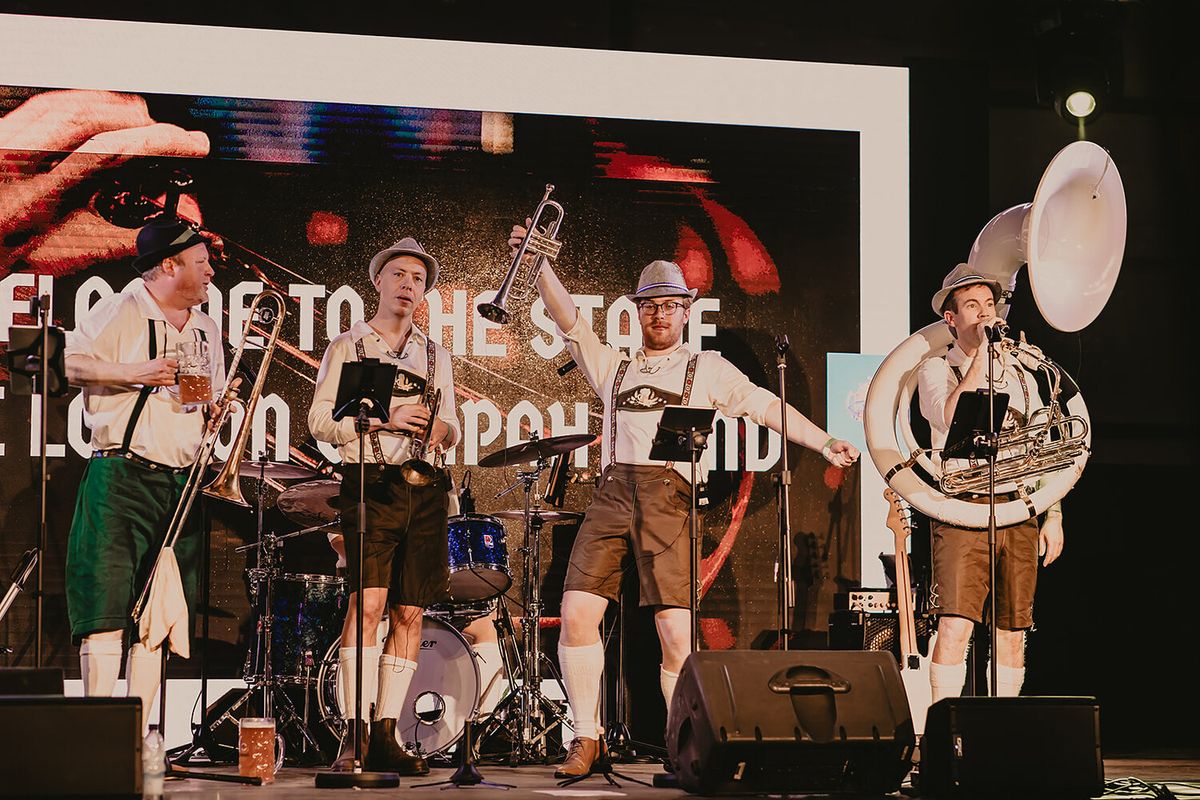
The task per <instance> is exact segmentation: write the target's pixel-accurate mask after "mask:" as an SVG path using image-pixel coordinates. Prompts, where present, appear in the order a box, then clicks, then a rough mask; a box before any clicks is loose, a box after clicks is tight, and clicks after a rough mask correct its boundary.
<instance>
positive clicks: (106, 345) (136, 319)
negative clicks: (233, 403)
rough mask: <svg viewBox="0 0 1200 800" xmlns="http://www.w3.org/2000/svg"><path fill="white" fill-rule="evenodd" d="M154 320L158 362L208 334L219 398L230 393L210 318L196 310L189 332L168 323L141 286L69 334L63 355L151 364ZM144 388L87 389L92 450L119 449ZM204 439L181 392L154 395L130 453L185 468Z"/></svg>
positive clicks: (101, 306)
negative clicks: (152, 322)
mask: <svg viewBox="0 0 1200 800" xmlns="http://www.w3.org/2000/svg"><path fill="white" fill-rule="evenodd" d="M147 320H153V321H154V331H155V337H156V357H157V358H164V357H169V358H174V357H175V346H176V345H177V344H179V343H180V342H193V341H196V340H197V338H199V336H200V334H201V333H202V334H203V338H204V339H205V340H207V341H208V344H209V353H210V354H211V358H210V366H211V370H212V372H211V374H212V386H213V399H217V398H219V397H220V393H221V391H223V388H224V386H225V351H224V348H223V347H222V344H221V329H220V328H219V327H217V323H216V322H215V321H214V320H213V318H212V317H210V316H208V315H207V314H204V313H202V312H201V311H199V310H197V309H192V311H191V313H190V314H189V315H188V320H187V323H186V324H185V325H184V326H183V330H177V329H176V328H175V326H174V325H172V324H171V323H169V322H167V319H166V317H165V316H164V315H163V312H162V309H161V308H159V306H158V303H157V302H156V301H155V300H154V298H153V297H152V296H151V295H150V292H149V290H147V289H146V285H145V284H144V283H141V282H139V283H138V284H137V285H136V286H135V287H134V288H132V289H129V290H128V291H125V292H121V293H119V294H114V295H111V296H109V297H106V298H104V299H103V300H100V301H99V302H97V303H96V305H94V306H93V307H92V309H91V310H90V311H89V312H88V313H87V314H86V315H85V316H84V317H83V318H81V319H79V320H77V321H76V323H75V330H73V331H68V332H67V335H66V339H67V341H66V349H65V351H64V353H65V355H67V356H73V355H82V356H90V357H92V358H95V359H96V360H98V361H104V362H108V363H113V364H135V363H138V362H142V361H149V360H150V325H149V323H148V322H147ZM140 390H141V386H116V385H111V386H110V385H96V386H85V387H84V388H83V421H84V424H85V425H87V426H88V427H89V428H90V429H91V431H92V440H91V444H92V449H93V450H112V449H114V448H118V447H120V446H121V444H122V441H123V440H124V438H125V429H126V427H127V426H128V424H129V418H130V415H131V414H132V413H133V408H134V406H135V405H136V404H137V397H138V393H139V391H140ZM203 438H204V413H203V409H200V408H196V409H193V410H190V411H184V409H183V406H182V405H181V404H180V402H179V387H178V386H161V387H158V388H156V389H155V390H154V391H153V392H152V393H151V394H150V396H149V397H148V398H146V404H145V406H144V407H143V408H142V413H141V415H140V416H139V417H138V422H137V425H136V427H135V428H134V430H133V438H132V439H131V440H130V443H129V449H130V450H131V451H132V452H133V453H135V454H137V455H139V456H141V457H142V458H147V459H149V460H151V461H156V462H158V463H159V464H165V465H167V466H169V467H183V466H187V465H189V464H191V463H192V462H193V461H195V459H196V449H197V448H198V447H199V445H200V442H201V440H202V439H203Z"/></svg>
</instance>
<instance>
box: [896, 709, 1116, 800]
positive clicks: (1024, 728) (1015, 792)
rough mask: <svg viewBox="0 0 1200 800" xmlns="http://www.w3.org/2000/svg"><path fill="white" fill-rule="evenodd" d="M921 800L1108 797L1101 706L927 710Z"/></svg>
mask: <svg viewBox="0 0 1200 800" xmlns="http://www.w3.org/2000/svg"><path fill="white" fill-rule="evenodd" d="M919 784H920V793H921V797H937V798H988V797H1017V796H1020V797H1043V798H1055V799H1056V800H1070V799H1071V798H1087V797H1097V796H1099V795H1101V794H1103V793H1104V762H1103V760H1102V758H1101V754H1100V706H1099V705H1098V704H1097V703H1096V699H1095V698H1094V697H948V698H946V699H944V700H939V701H938V702H936V703H934V704H933V705H932V706H930V707H929V715H928V717H927V718H926V720H925V736H924V738H923V739H922V740H921V769H920V777H919Z"/></svg>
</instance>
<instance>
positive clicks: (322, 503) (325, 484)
mask: <svg viewBox="0 0 1200 800" xmlns="http://www.w3.org/2000/svg"><path fill="white" fill-rule="evenodd" d="M341 487H342V482H341V481H335V480H319V481H308V482H307V483H298V484H296V485H295V486H289V487H288V488H287V489H284V490H283V491H282V492H280V493H279V498H278V499H277V500H276V501H275V502H276V505H278V506H279V510H280V511H281V512H283V515H284V516H285V517H287V518H288V519H290V520H291V521H292V522H295V523H296V524H298V525H303V526H304V527H306V528H311V527H314V526H317V525H325V524H333V523H335V522H337V521H338V520H339V519H340V518H341V512H340V511H339V509H338V505H337V500H338V493H339V492H340V491H341Z"/></svg>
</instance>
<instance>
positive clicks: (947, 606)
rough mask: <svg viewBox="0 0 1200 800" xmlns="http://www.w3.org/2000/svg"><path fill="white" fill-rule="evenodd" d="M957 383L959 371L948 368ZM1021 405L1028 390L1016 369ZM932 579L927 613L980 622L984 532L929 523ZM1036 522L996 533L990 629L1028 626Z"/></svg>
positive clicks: (1002, 498)
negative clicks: (993, 608) (993, 619)
mask: <svg viewBox="0 0 1200 800" xmlns="http://www.w3.org/2000/svg"><path fill="white" fill-rule="evenodd" d="M951 369H952V370H953V371H954V373H955V375H956V376H957V377H958V379H959V380H960V381H961V380H962V374H961V372H960V371H959V370H958V369H957V368H955V367H951ZM1017 373H1018V377H1019V379H1020V382H1021V389H1022V391H1023V392H1024V394H1025V407H1026V409H1028V408H1029V389H1028V386H1027V384H1026V382H1025V379H1024V376H1023V375H1022V374H1021V371H1020V369H1018V370H1017ZM1024 496H1025V495H1024V493H1022V492H1011V493H1008V494H998V495H996V502H997V503H1005V502H1010V501H1013V500H1018V499H1021V498H1023V497H1024ZM959 499H962V500H965V501H966V502H969V503H987V497H986V496H982V497H980V496H975V497H963V498H959ZM929 522H930V525H929V532H930V536H931V537H932V542H931V545H932V550H933V552H932V556H933V579H932V587H931V590H930V594H931V598H930V599H931V606H932V611H933V612H934V613H935V614H938V615H942V614H945V615H948V616H955V617H965V618H967V619H969V620H972V621H974V622H976V623H982V622H983V621H984V609H985V607H986V605H987V596H988V589H989V585H988V583H989V580H990V578H991V574H990V570H989V567H988V532H987V531H986V530H972V529H967V528H959V527H957V526H954V525H949V524H946V523H944V522H939V521H938V520H935V519H931V520H930V521H929ZM1038 532H1039V531H1038V521H1037V518H1036V517H1033V518H1030V519H1027V520H1025V521H1024V522H1020V523H1018V524H1016V525H1011V526H1009V527H1007V528H997V529H996V627H997V628H999V629H1001V630H1010V631H1012V630H1026V629H1028V628H1032V627H1033V597H1034V593H1035V591H1036V589H1037V572H1038Z"/></svg>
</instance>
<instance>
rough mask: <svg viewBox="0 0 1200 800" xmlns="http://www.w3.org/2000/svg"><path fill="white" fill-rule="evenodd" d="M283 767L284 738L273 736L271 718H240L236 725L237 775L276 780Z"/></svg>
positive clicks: (274, 734) (267, 780)
mask: <svg viewBox="0 0 1200 800" xmlns="http://www.w3.org/2000/svg"><path fill="white" fill-rule="evenodd" d="M282 766H283V735H282V734H277V733H275V720H274V718H272V717H243V718H242V719H241V720H240V721H239V722H238V774H239V775H241V776H242V777H246V778H254V777H258V778H262V780H263V783H270V782H272V781H274V780H275V773H276V772H278V771H279V768H280V767H282Z"/></svg>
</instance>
